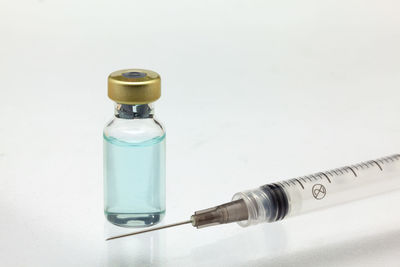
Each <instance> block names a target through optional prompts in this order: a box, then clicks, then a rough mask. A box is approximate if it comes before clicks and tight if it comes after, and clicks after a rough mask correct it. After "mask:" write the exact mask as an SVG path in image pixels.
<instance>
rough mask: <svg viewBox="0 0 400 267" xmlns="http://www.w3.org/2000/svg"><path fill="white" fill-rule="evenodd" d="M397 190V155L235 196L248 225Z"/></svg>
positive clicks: (399, 173)
mask: <svg viewBox="0 0 400 267" xmlns="http://www.w3.org/2000/svg"><path fill="white" fill-rule="evenodd" d="M399 188H400V155H393V156H389V157H384V158H380V159H376V160H371V161H366V162H362V163H359V164H355V165H351V166H345V167H342V168H338V169H334V170H331V171H326V172H320V173H316V174H312V175H307V176H302V177H298V178H294V179H289V180H285V181H281V182H277V183H273V184H267V185H263V186H261V187H259V188H256V189H253V190H248V191H243V192H239V193H236V194H235V195H234V196H233V200H234V201H236V200H240V199H242V200H243V201H244V203H245V204H246V207H247V212H248V216H247V220H242V221H240V222H238V223H239V225H241V226H249V225H254V224H258V223H261V222H274V221H278V220H282V219H284V218H287V217H289V216H294V215H299V214H304V213H307V212H310V211H314V210H318V209H322V208H327V207H331V206H334V205H338V204H343V203H346V202H350V201H353V200H357V199H362V198H366V197H370V196H374V195H377V194H381V193H385V192H389V191H392V190H395V189H399Z"/></svg>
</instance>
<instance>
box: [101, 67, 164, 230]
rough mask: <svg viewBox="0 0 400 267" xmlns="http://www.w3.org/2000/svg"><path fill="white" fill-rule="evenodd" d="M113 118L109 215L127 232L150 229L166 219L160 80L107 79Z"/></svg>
mask: <svg viewBox="0 0 400 267" xmlns="http://www.w3.org/2000/svg"><path fill="white" fill-rule="evenodd" d="M108 96H109V98H110V99H112V100H113V101H114V102H115V105H114V106H115V109H114V111H115V112H114V117H113V118H112V120H111V121H110V122H109V123H108V124H107V125H106V127H105V128H104V131H103V137H104V213H105V216H106V218H107V220H108V221H109V222H111V223H113V224H115V225H118V226H122V227H145V226H151V225H154V224H156V223H158V222H160V221H161V220H162V218H163V216H164V214H165V130H164V128H163V126H162V124H161V123H160V122H159V121H158V120H156V118H155V117H154V104H153V102H154V101H156V100H157V99H159V98H160V96H161V80H160V76H159V75H158V74H157V73H155V72H153V71H149V70H142V69H130V70H121V71H116V72H113V73H111V74H110V76H109V77H108Z"/></svg>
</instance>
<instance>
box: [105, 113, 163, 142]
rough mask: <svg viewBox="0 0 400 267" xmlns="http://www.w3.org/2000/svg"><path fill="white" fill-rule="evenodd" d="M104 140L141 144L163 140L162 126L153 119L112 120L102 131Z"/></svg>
mask: <svg viewBox="0 0 400 267" xmlns="http://www.w3.org/2000/svg"><path fill="white" fill-rule="evenodd" d="M103 136H104V138H106V139H107V138H112V139H117V140H119V141H124V142H128V143H141V142H146V141H149V140H153V139H158V138H164V136H165V130H164V126H163V125H162V124H161V123H160V122H159V121H158V120H157V119H155V118H148V119H131V120H130V119H120V118H113V119H112V120H111V121H110V122H109V123H107V125H106V126H105V127H104V130H103Z"/></svg>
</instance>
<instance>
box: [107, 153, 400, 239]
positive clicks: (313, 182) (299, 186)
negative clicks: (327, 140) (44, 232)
mask: <svg viewBox="0 0 400 267" xmlns="http://www.w3.org/2000/svg"><path fill="white" fill-rule="evenodd" d="M399 188H400V154H397V155H393V156H389V157H384V158H380V159H376V160H370V161H365V162H362V163H359V164H355V165H349V166H345V167H342V168H338V169H333V170H331V171H326V172H319V173H315V174H311V175H307V176H301V177H297V178H293V179H289V180H284V181H281V182H277V183H272V184H266V185H263V186H261V187H259V188H256V189H253V190H247V191H243V192H239V193H236V194H235V195H234V196H233V199H232V201H231V202H228V203H225V204H222V205H219V206H216V207H213V208H209V209H205V210H200V211H196V212H195V213H194V214H193V215H192V216H191V218H190V220H187V221H183V222H179V223H174V224H169V225H164V226H160V227H154V228H149V229H146V230H143V231H138V232H134V233H129V234H124V235H119V236H114V237H111V238H108V239H106V240H111V239H115V238H120V237H125V236H130V235H136V234H140V233H145V232H150V231H155V230H160V229H163V228H168V227H174V226H178V225H182V224H188V223H191V224H192V226H194V227H197V228H203V227H207V226H212V225H218V224H225V223H231V222H237V223H238V224H239V225H240V226H243V227H246V226H249V225H255V224H258V223H261V222H275V221H279V220H282V219H285V218H288V217H291V216H295V215H300V214H304V213H307V212H310V211H315V210H318V209H323V208H328V207H332V206H335V205H338V204H343V203H346V202H350V201H353V200H358V199H362V198H367V197H370V196H374V195H377V194H381V193H385V192H389V191H392V190H395V189H399Z"/></svg>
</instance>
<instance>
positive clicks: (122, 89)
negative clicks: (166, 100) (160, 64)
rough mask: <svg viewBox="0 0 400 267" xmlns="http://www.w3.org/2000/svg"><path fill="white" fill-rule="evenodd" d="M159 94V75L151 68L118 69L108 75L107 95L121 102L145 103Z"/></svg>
mask: <svg viewBox="0 0 400 267" xmlns="http://www.w3.org/2000/svg"><path fill="white" fill-rule="evenodd" d="M160 96H161V78H160V75H159V74H158V73H156V72H154V71H151V70H143V69H126V70H118V71H115V72H113V73H111V74H110V75H109V76H108V97H109V98H111V99H112V100H114V101H115V102H117V103H121V104H131V105H135V104H147V103H150V102H154V101H156V100H157V99H159V98H160Z"/></svg>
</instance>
